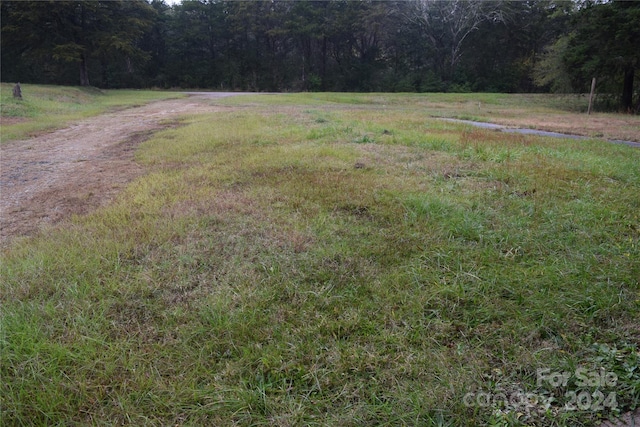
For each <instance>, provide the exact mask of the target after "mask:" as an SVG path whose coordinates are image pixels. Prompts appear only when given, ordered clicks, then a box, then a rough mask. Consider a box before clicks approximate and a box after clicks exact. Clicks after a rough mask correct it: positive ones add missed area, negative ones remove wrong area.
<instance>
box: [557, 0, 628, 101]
mask: <svg viewBox="0 0 640 427" xmlns="http://www.w3.org/2000/svg"><path fill="white" fill-rule="evenodd" d="M638 23H640V3H639V2H628V1H613V2H610V3H604V4H599V3H595V4H592V3H589V4H587V6H586V7H585V8H584V9H582V10H581V11H580V12H579V13H578V14H576V15H575V20H574V31H573V32H572V33H571V34H570V40H569V42H568V46H567V49H566V55H565V64H566V67H567V70H568V71H569V73H570V74H571V75H572V77H573V82H574V86H575V88H577V89H585V88H586V87H587V85H588V83H589V82H590V81H591V77H594V76H597V77H598V78H599V79H600V80H601V81H602V83H603V84H604V85H605V87H607V86H608V87H609V88H613V87H616V86H617V87H618V88H619V89H618V90H620V92H619V93H620V94H621V95H620V107H621V108H622V109H623V110H625V111H628V112H630V111H632V110H634V106H633V95H634V91H633V86H634V79H635V75H636V73H637V72H640V25H639V24H638Z"/></svg>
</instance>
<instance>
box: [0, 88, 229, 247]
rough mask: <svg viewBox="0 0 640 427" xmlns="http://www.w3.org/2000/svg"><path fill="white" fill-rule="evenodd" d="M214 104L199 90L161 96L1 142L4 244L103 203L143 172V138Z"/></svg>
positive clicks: (1, 234) (0, 223) (0, 227)
mask: <svg viewBox="0 0 640 427" xmlns="http://www.w3.org/2000/svg"><path fill="white" fill-rule="evenodd" d="M219 110H220V107H216V106H213V105H211V104H210V103H206V102H202V100H201V99H198V98H195V99H194V98H189V99H179V100H168V101H160V102H154V103H152V104H149V105H146V106H143V107H138V108H131V109H127V110H123V111H118V112H113V113H110V114H104V115H101V116H98V117H94V118H91V119H87V120H83V121H80V122H78V123H76V124H74V125H72V126H70V127H68V128H65V129H60V130H57V131H55V132H52V133H48V134H45V135H40V136H38V137H36V138H31V139H28V140H23V141H11V142H9V143H7V144H5V145H4V146H3V147H2V170H1V171H0V188H1V191H2V198H1V200H0V211H1V212H2V218H1V221H0V238H1V240H2V246H5V245H7V244H8V243H9V242H10V241H11V240H12V239H13V238H14V237H16V236H27V235H31V234H33V233H35V232H36V231H37V230H38V229H40V228H41V227H42V226H45V225H51V224H55V223H57V222H59V221H60V220H62V219H64V218H68V217H69V216H71V215H74V214H85V213H87V212H90V211H91V210H93V209H95V208H97V207H99V206H102V205H105V204H106V203H108V202H109V201H110V200H111V199H112V198H113V197H114V195H115V194H116V193H117V192H118V191H119V190H120V189H122V188H123V187H124V186H125V185H126V184H127V183H128V182H131V181H132V180H133V179H134V178H136V177H137V176H139V175H140V174H141V173H142V172H143V169H142V167H141V166H140V165H139V164H137V163H136V162H135V160H134V152H135V148H136V147H137V145H138V144H139V143H140V142H142V141H144V140H146V139H148V138H149V137H150V136H151V135H152V134H153V133H154V132H157V131H158V130H160V129H164V128H167V127H172V126H176V123H177V122H176V119H177V118H178V117H180V116H182V115H185V114H197V113H205V112H215V111H219ZM5 120H6V118H3V123H4V121H5Z"/></svg>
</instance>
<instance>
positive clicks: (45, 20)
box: [2, 0, 153, 86]
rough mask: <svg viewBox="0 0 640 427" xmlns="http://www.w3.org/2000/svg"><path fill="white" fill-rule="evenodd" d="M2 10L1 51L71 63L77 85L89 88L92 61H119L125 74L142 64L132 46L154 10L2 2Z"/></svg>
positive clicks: (140, 3) (118, 1) (136, 0)
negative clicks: (90, 63) (138, 63)
mask: <svg viewBox="0 0 640 427" xmlns="http://www.w3.org/2000/svg"><path fill="white" fill-rule="evenodd" d="M4 3H7V5H6V6H4ZM3 7H4V10H3V12H4V13H3V15H4V16H3V23H2V37H3V41H2V44H3V48H4V47H5V46H8V47H10V48H11V49H12V50H14V51H15V52H17V54H18V55H17V57H18V58H21V59H26V60H36V61H40V62H48V61H51V60H54V61H62V62H70V63H75V64H77V67H78V70H79V82H80V85H82V86H89V85H90V77H89V76H90V74H89V70H90V68H89V62H90V61H91V60H92V59H94V60H97V61H102V62H103V64H107V63H109V62H110V61H120V62H121V64H122V66H124V67H125V68H126V69H127V70H128V71H129V72H131V71H132V70H133V64H134V63H135V62H136V61H139V60H144V59H145V54H144V52H143V51H142V50H140V49H139V48H138V46H137V42H138V40H139V37H140V36H141V35H142V33H143V31H144V30H145V28H146V27H147V26H148V25H149V24H150V22H151V17H152V14H153V9H151V7H150V6H149V4H148V3H146V2H145V1H144V0H132V1H124V0H114V1H88V0H85V1H47V2H42V1H9V2H8V1H4V2H3Z"/></svg>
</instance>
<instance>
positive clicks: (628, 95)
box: [621, 66, 634, 113]
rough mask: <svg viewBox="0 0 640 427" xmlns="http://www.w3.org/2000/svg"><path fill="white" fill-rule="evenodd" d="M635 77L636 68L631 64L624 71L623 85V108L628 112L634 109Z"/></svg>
mask: <svg viewBox="0 0 640 427" xmlns="http://www.w3.org/2000/svg"><path fill="white" fill-rule="evenodd" d="M633 77H634V69H633V66H629V67H628V68H627V69H626V70H625V71H624V84H623V86H622V99H621V103H622V108H623V109H624V110H625V111H626V112H629V113H630V112H631V111H632V110H633Z"/></svg>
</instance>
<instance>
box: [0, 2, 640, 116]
mask: <svg viewBox="0 0 640 427" xmlns="http://www.w3.org/2000/svg"><path fill="white" fill-rule="evenodd" d="M1 13H2V15H1V19H2V50H1V54H2V70H1V71H2V80H3V81H9V82H12V81H13V82H15V81H21V82H33V83H51V84H80V85H85V86H89V85H92V86H97V87H101V88H121V87H158V88H208V89H215V90H242V91H407V92H453V91H495V92H546V91H555V92H587V91H588V90H589V87H590V84H591V79H592V77H597V81H598V92H599V93H601V94H611V97H610V103H611V107H612V108H615V109H618V110H621V111H628V112H632V111H638V110H640V95H639V93H638V90H637V88H634V78H635V76H636V75H638V74H639V71H640V25H639V24H638V23H640V2H636V1H584V0H583V1H577V0H576V1H555V0H528V1H505V0H448V1H436V0H406V1H365V0H361V1H344V0H328V1H278V0H272V1H219V0H183V1H182V3H179V4H174V5H170V4H167V3H166V2H164V1H163V0H152V1H144V0H120V1H113V0H110V1H95V0H90V1H48V2H43V1H6V0H3V1H1ZM601 99H606V96H605V98H602V97H601Z"/></svg>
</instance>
